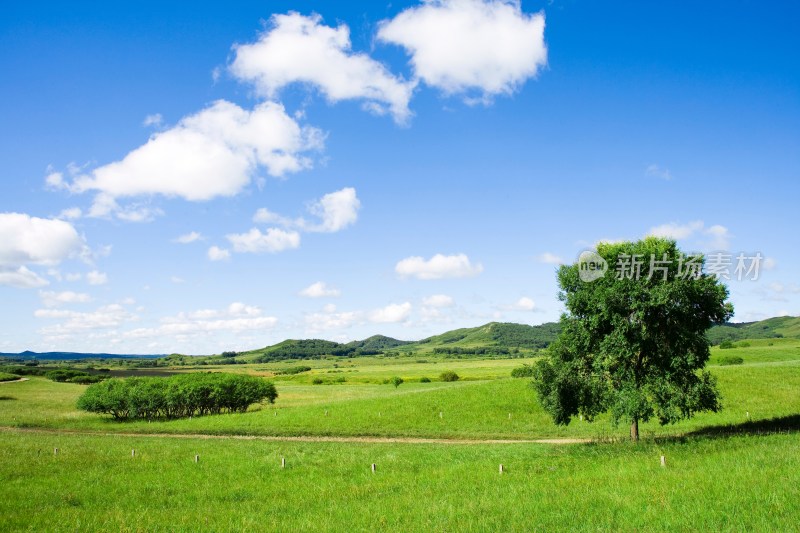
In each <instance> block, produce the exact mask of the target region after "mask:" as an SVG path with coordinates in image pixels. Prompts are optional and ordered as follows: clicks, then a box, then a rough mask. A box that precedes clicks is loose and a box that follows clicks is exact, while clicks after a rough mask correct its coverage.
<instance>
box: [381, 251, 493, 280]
mask: <svg viewBox="0 0 800 533" xmlns="http://www.w3.org/2000/svg"><path fill="white" fill-rule="evenodd" d="M394 270H395V272H396V273H397V274H398V275H399V276H400V277H401V278H409V277H413V278H417V279H424V280H430V279H442V278H468V277H473V276H477V275H478V274H480V273H481V272H483V265H481V264H480V263H476V264H474V265H473V264H472V262H471V261H470V259H469V257H467V256H466V255H465V254H458V255H443V254H436V255H434V256H433V257H431V258H430V259H424V258H422V257H419V256H414V257H407V258H405V259H403V260H401V261H399V262H398V263H397V265H395V268H394Z"/></svg>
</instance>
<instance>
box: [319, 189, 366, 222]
mask: <svg viewBox="0 0 800 533" xmlns="http://www.w3.org/2000/svg"><path fill="white" fill-rule="evenodd" d="M360 208H361V202H360V201H359V199H358V197H357V196H356V190H355V189H354V188H352V187H346V188H344V189H342V190H340V191H336V192H332V193H328V194H326V195H325V196H323V197H322V198H320V199H319V201H317V202H315V203H314V204H312V205H311V207H310V208H309V210H310V211H311V213H312V214H313V215H316V216H318V217H319V218H320V223H319V224H317V225H314V226H311V227H310V228H308V231H320V232H326V233H333V232H336V231H339V230H341V229H344V228H346V227H347V226H350V225H351V224H355V222H356V220H358V210H359V209H360Z"/></svg>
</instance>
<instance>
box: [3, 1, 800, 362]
mask: <svg viewBox="0 0 800 533" xmlns="http://www.w3.org/2000/svg"><path fill="white" fill-rule="evenodd" d="M798 15H800V13H798V9H797V8H796V7H793V6H791V5H789V4H783V3H775V4H766V5H765V4H761V3H748V2H725V3H721V2H720V3H703V4H702V5H696V4H691V3H685V4H674V3H673V4H668V3H662V4H655V5H654V4H651V3H641V2H630V3H613V4H606V3H579V2H561V1H557V0H556V1H553V2H549V3H543V2H533V1H524V2H522V3H521V4H517V3H513V2H501V1H499V0H498V1H493V2H489V1H479V0H461V1H456V0H453V1H445V0H442V1H431V2H425V3H416V2H392V3H390V4H381V3H376V2H364V3H345V2H336V3H333V2H324V3H321V2H228V3H225V4H219V3H209V4H208V5H206V4H203V3H194V4H193V5H192V8H191V9H190V10H189V9H187V8H185V7H182V6H180V5H177V4H175V5H167V6H165V5H163V4H162V3H150V2H143V3H139V4H137V7H136V11H135V12H132V11H129V10H122V9H120V8H117V7H114V6H112V5H109V4H107V3H85V2H84V3H81V2H77V3H72V4H69V5H62V4H53V5H51V4H48V3H46V2H30V3H17V4H15V5H13V6H10V7H8V6H6V7H4V8H3V15H2V17H0V67H2V71H3V81H2V83H0V116H2V117H3V120H2V122H1V123H0V140H1V141H2V142H0V158H2V161H3V162H4V169H3V179H2V182H0V191H2V194H0V236H1V237H2V239H0V297H1V298H2V301H3V302H4V304H5V305H3V306H2V311H0V313H2V315H0V317H1V319H2V323H3V327H2V328H0V351H20V350H25V349H32V350H40V351H43V350H55V349H58V350H76V351H110V352H118V353H167V352H175V351H177V352H182V353H195V354H204V353H214V352H219V351H222V350H229V349H236V350H239V349H247V348H256V347H260V346H264V345H266V344H271V343H274V342H277V341H280V340H283V339H285V338H298V337H318V338H328V339H332V340H351V339H356V338H364V337H366V336H369V335H372V334H375V333H383V334H387V335H392V336H396V337H399V338H403V339H417V338H422V337H425V336H428V335H431V334H436V333H440V332H443V331H445V330H449V329H453V328H456V327H466V326H476V325H480V324H483V323H486V322H489V321H492V320H501V321H513V322H522V323H530V324H537V323H542V322H548V321H553V320H557V318H558V316H559V314H560V312H561V310H562V309H561V306H560V304H559V302H558V300H557V297H556V296H557V287H556V284H555V275H554V272H555V269H556V268H557V264H558V263H559V262H560V261H566V262H572V261H574V260H575V259H576V258H577V256H578V254H579V253H580V252H581V251H582V250H585V249H587V248H591V247H592V245H593V244H594V243H596V242H597V241H598V240H602V239H636V238H640V237H642V236H644V235H647V234H659V235H667V236H672V237H674V238H677V239H678V241H679V244H680V245H681V246H682V248H684V249H685V250H687V251H704V252H712V251H715V250H727V251H730V252H731V253H733V254H737V253H739V252H744V253H747V254H754V253H756V252H760V253H761V254H762V255H763V257H764V261H763V262H762V263H761V267H760V275H759V279H758V280H756V281H752V280H745V281H737V280H731V281H730V282H729V286H730V291H731V299H732V301H733V303H734V305H735V307H736V316H735V319H736V320H742V321H745V320H757V319H761V318H766V317H769V316H777V315H785V314H791V315H798V314H800V303H798V302H799V300H800V281H798V280H797V276H796V274H797V268H796V267H795V265H797V264H798V262H800V252H798V250H797V244H798V240H797V236H796V231H797V229H796V228H797V224H796V222H795V221H794V217H793V215H792V214H793V213H794V211H795V210H796V205H797V198H798V196H799V195H798V193H799V192H800V185H798V178H800V175H798V168H800V61H798V59H797V53H796V50H798V49H800V37H798V34H797V32H796V31H795V30H796V28H795V22H796V21H797V20H798ZM187 241H188V242H187Z"/></svg>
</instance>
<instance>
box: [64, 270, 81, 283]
mask: <svg viewBox="0 0 800 533" xmlns="http://www.w3.org/2000/svg"><path fill="white" fill-rule="evenodd" d="M82 277H83V274H81V273H80V272H72V273H69V274H67V275H66V276H64V279H66V280H67V281H80V280H81V278H82Z"/></svg>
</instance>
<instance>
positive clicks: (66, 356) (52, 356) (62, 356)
mask: <svg viewBox="0 0 800 533" xmlns="http://www.w3.org/2000/svg"><path fill="white" fill-rule="evenodd" d="M164 356H165V354H156V355H134V354H115V353H78V352H41V353H38V352H31V351H28V350H26V351H24V352H19V353H0V357H6V358H9V359H39V360H42V361H73V360H76V359H159V358H161V357H164Z"/></svg>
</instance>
